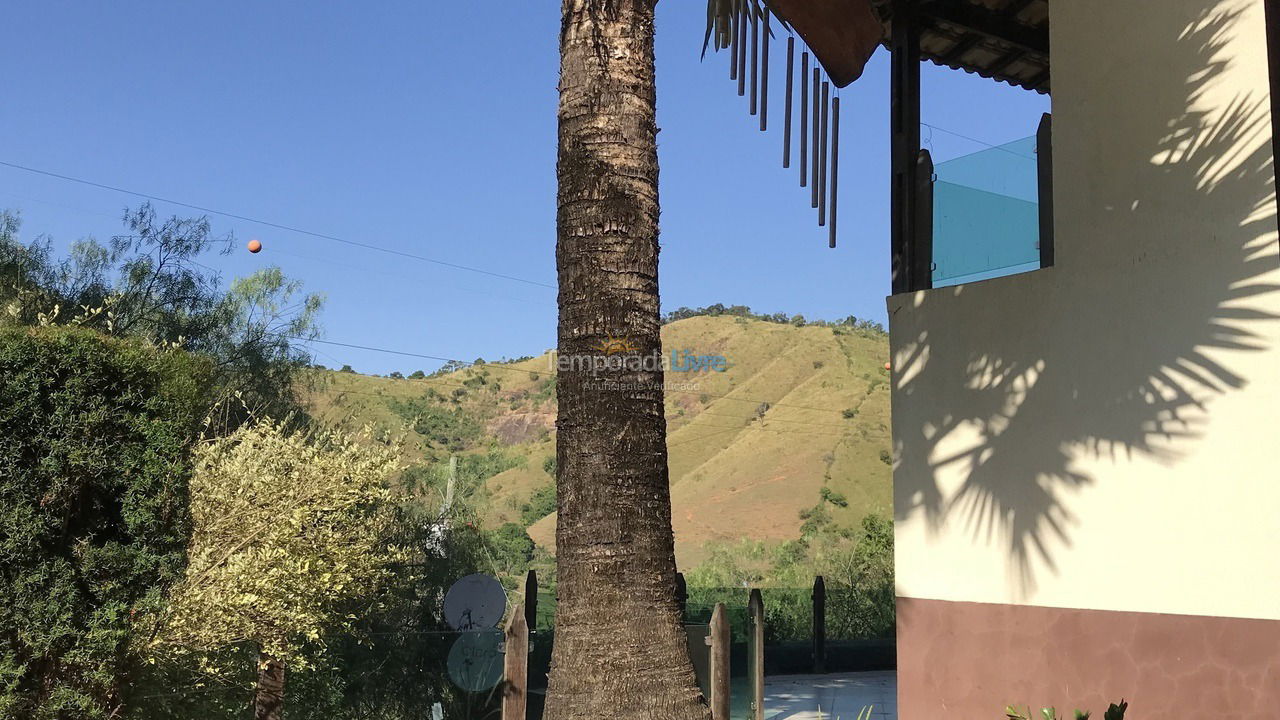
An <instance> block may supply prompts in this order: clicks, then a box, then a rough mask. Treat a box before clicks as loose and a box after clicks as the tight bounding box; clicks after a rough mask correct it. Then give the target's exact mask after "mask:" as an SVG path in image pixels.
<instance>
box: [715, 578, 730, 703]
mask: <svg viewBox="0 0 1280 720" xmlns="http://www.w3.org/2000/svg"><path fill="white" fill-rule="evenodd" d="M730 641H731V638H730V635H729V617H728V615H727V613H726V611H725V608H724V603H716V608H715V610H713V611H712V612H711V720H729V643H730Z"/></svg>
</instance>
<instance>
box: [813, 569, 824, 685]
mask: <svg viewBox="0 0 1280 720" xmlns="http://www.w3.org/2000/svg"><path fill="white" fill-rule="evenodd" d="M826 671H827V583H826V581H825V580H823V579H822V576H821V575H819V576H817V577H815V578H814V579H813V672H814V673H815V674H821V673H824V672H826Z"/></svg>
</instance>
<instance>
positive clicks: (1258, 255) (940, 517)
mask: <svg viewBox="0 0 1280 720" xmlns="http://www.w3.org/2000/svg"><path fill="white" fill-rule="evenodd" d="M1156 6H1158V8H1157V7H1156ZM1051 36H1052V47H1053V112H1054V163H1055V168H1054V170H1055V175H1054V183H1055V194H1054V203H1055V213H1056V216H1055V234H1056V252H1057V265H1056V266H1055V267H1054V268H1051V269H1046V270H1041V271H1037V272H1034V273H1029V274H1026V275H1020V276H1014V277H1008V278H1002V279H998V280H992V281H986V282H981V283H975V284H972V285H968V286H962V287H958V288H946V289H940V290H934V291H928V292H923V293H916V294H912V295H903V296H895V297H892V298H890V299H889V316H890V326H891V332H892V345H893V355H894V381H895V383H894V385H895V387H894V397H893V431H894V441H895V446H896V455H897V458H896V461H895V471H894V483H895V506H896V512H897V516H898V518H897V547H896V552H897V558H898V559H897V572H898V583H899V595H900V596H904V597H916V598H929V599H941V600H963V601H973V602H997V603H1007V602H1015V603H1025V604H1034V605H1043V606H1053V607H1072V608H1093V609H1105V610H1131V611H1144V612H1166V613H1185V614H1198V615H1221V616H1231V617H1252V618H1267V619H1280V561H1278V560H1277V558H1278V556H1280V462H1278V459H1280V439H1277V438H1280V322H1277V320H1276V319H1275V318H1276V317H1277V316H1280V290H1278V289H1277V288H1280V269H1278V262H1280V261H1278V259H1277V246H1278V243H1277V232H1276V215H1275V212H1276V204H1275V198H1274V172H1273V169H1272V160H1273V158H1272V146H1271V127H1272V126H1271V117H1270V103H1269V95H1268V87H1269V85H1268V73H1267V55H1266V44H1265V24H1264V18H1263V3H1262V0H1224V1H1221V2H1212V1H1209V2H1206V0H1162V2H1160V3H1152V2H1150V0H1063V1H1059V2H1054V3H1053V4H1052V6H1051Z"/></svg>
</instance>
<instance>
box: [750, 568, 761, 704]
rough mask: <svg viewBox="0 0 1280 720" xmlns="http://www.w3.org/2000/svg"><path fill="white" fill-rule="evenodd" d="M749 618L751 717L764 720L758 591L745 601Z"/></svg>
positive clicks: (752, 592)
mask: <svg viewBox="0 0 1280 720" xmlns="http://www.w3.org/2000/svg"><path fill="white" fill-rule="evenodd" d="M747 614H748V615H750V616H751V639H750V640H751V641H750V642H749V643H748V649H747V675H748V677H749V679H750V682H751V717H752V718H753V720H764V597H763V596H761V595H760V590H758V589H753V590H752V591H751V599H750V600H748V601H747Z"/></svg>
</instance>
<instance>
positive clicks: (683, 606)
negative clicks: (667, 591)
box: [676, 572, 689, 622]
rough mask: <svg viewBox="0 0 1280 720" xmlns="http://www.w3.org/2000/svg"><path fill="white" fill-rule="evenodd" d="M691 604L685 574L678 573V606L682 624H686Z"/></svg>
mask: <svg viewBox="0 0 1280 720" xmlns="http://www.w3.org/2000/svg"><path fill="white" fill-rule="evenodd" d="M688 604H689V586H688V585H687V584H686V583H685V581H684V573H680V572H678V573H676V605H677V606H679V608H680V622H684V619H685V613H686V610H687V609H688Z"/></svg>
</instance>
